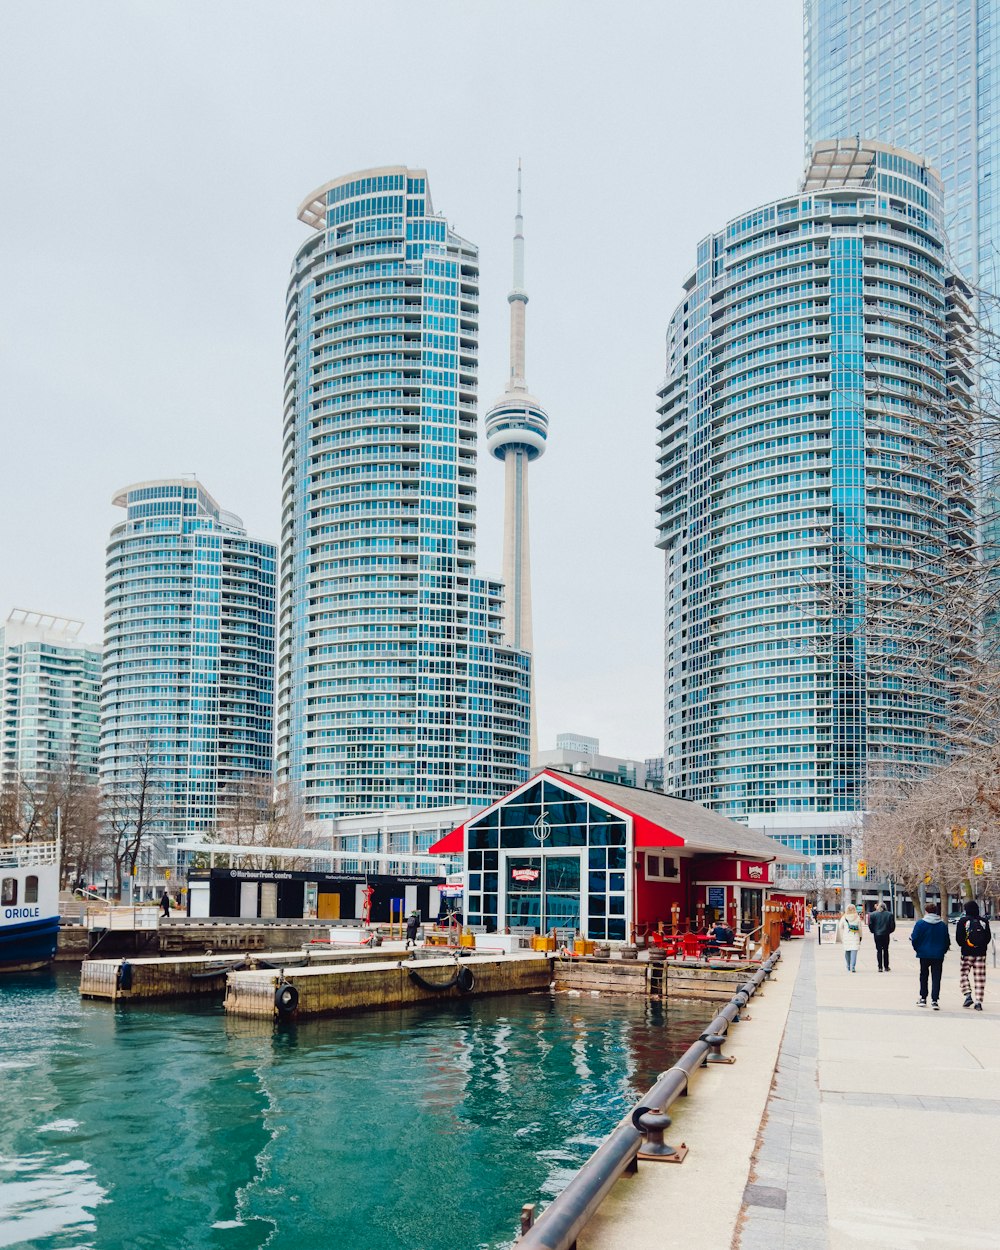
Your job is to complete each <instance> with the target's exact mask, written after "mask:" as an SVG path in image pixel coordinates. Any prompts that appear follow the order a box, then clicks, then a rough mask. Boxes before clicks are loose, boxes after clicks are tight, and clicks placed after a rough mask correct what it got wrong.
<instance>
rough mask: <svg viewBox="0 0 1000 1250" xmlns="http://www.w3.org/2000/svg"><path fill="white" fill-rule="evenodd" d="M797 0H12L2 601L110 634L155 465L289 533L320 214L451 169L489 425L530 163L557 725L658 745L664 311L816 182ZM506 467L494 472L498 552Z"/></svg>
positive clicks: (3, 81)
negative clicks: (287, 391)
mask: <svg viewBox="0 0 1000 1250" xmlns="http://www.w3.org/2000/svg"><path fill="white" fill-rule="evenodd" d="M801 27H802V17H801V4H800V0H754V2H753V3H749V2H747V0H694V2H692V0H641V2H631V0H618V2H617V3H613V2H612V0H604V2H603V3H598V2H596V0H526V2H520V0H426V2H425V3H414V2H413V0H396V2H390V0H364V2H363V3H356V2H354V3H347V2H346V0H320V2H319V3H316V4H310V5H307V4H303V3H292V2H291V0H268V2H267V3H250V2H248V0H240V2H239V3H225V2H220V0H175V2H171V0H132V2H128V0H121V2H120V3H101V2H99V0H85V2H81V0H3V3H0V180H2V182H0V185H2V193H3V200H2V204H3V212H2V217H0V414H2V422H3V438H2V441H0V616H4V617H5V616H6V614H7V611H8V610H9V608H11V607H27V608H38V609H42V610H45V611H49V612H55V613H60V614H64V615H68V616H74V617H79V618H82V619H83V620H84V621H85V622H86V625H87V628H86V631H85V632H86V635H87V636H88V637H90V638H93V639H95V640H99V639H100V636H101V629H102V625H101V618H102V612H103V607H102V601H103V559H104V546H105V543H106V541H107V536H108V531H109V530H110V528H111V526H112V525H113V524H114V523H115V522H116V521H117V520H118V519H119V517H120V515H121V513H120V512H119V511H118V510H117V509H115V508H113V507H112V506H111V497H112V494H113V493H114V492H115V491H116V490H117V489H118V488H119V487H121V486H124V485H127V484H128V483H129V482H133V481H139V480H142V479H146V478H157V477H172V476H176V475H178V474H181V473H187V472H195V473H197V474H198V476H199V477H200V479H201V480H202V481H203V483H204V484H205V486H206V487H207V488H208V489H209V490H210V491H211V492H212V493H213V494H214V495H215V497H216V498H217V499H218V500H219V502H220V504H221V505H222V506H223V507H225V508H227V509H229V510H231V511H233V512H236V513H238V514H239V515H241V516H242V517H243V519H244V520H245V522H246V524H247V526H248V527H249V529H250V530H251V532H252V533H254V534H256V535H258V536H260V537H264V538H268V539H271V540H272V541H276V540H277V537H278V531H279V479H280V444H281V419H282V411H281V393H282V354H283V353H282V348H283V322H284V300H285V284H286V281H287V276H288V270H289V265H290V262H291V258H292V255H293V252H294V250H295V248H296V246H297V245H298V243H299V242H300V241H301V240H302V238H303V237H304V235H305V232H306V227H305V226H303V225H302V224H301V223H300V222H298V221H297V219H296V217H295V210H296V208H297V206H298V204H299V203H300V202H301V201H302V200H303V199H304V198H305V196H306V195H307V194H308V192H310V191H311V190H312V189H313V188H315V187H317V186H319V185H320V184H321V183H323V182H326V181H327V180H328V179H330V178H334V177H337V176H339V175H341V174H344V173H348V172H350V171H351V170H354V169H362V168H367V167H370V166H375V165H385V164H395V163H405V164H409V165H411V166H418V167H420V166H422V167H425V168H426V169H427V170H428V173H429V177H430V183H431V190H432V195H433V201H434V206H435V208H436V209H437V210H438V211H439V212H443V213H445V214H446V215H447V217H448V220H449V221H450V223H451V224H452V225H453V226H454V228H455V229H456V230H458V232H459V233H460V234H462V235H463V236H465V237H466V238H467V239H470V240H472V241H473V242H474V243H476V244H477V245H478V246H479V249H480V262H481V323H480V333H481V362H482V372H481V375H480V399H481V403H480V413H482V412H483V411H485V409H486V407H488V405H489V403H490V402H491V401H492V399H493V398H494V397H495V396H496V395H497V394H498V393H499V392H500V391H501V390H502V389H503V384H504V380H505V377H506V355H507V316H508V313H507V303H506V292H507V289H508V287H509V285H510V236H511V232H512V216H513V207H514V179H515V168H516V162H517V158H518V156H520V157H521V158H522V159H523V162H524V185H525V191H524V209H525V230H526V236H527V287H528V291H529V293H530V296H531V302H530V304H529V306H528V347H527V375H528V383H529V385H530V387H531V389H532V391H533V392H534V393H535V394H536V395H537V396H538V397H539V399H540V400H541V402H542V403H543V405H544V406H545V407H546V408H547V410H548V413H549V417H550V421H551V425H550V431H549V444H548V450H547V453H546V455H545V456H544V457H543V458H542V459H541V460H539V461H537V462H536V463H535V464H533V465H532V469H531V475H532V480H531V493H532V500H531V509H532V517H531V527H532V581H533V596H534V610H535V647H536V652H535V654H536V673H537V691H538V701H539V726H540V734H539V738H540V746H541V747H543V748H546V747H550V746H554V745H555V736H556V734H557V733H560V732H563V731H575V732H578V733H584V734H590V735H593V736H597V737H599V738H600V739H601V746H602V750H604V751H605V752H607V753H609V754H616V755H627V756H637V757H640V758H641V757H644V756H647V755H653V754H658V753H659V752H660V751H661V750H662V675H663V674H662V667H663V666H662V635H663V621H662V596H663V590H662V556H661V553H660V552H659V551H658V550H657V549H656V548H655V547H654V545H653V543H654V536H655V530H654V518H655V494H654V491H655V478H654V471H655V451H654V449H655V427H656V391H657V388H658V386H659V384H660V382H661V380H662V377H663V372H664V349H663V342H664V332H665V329H666V324H667V320H668V318H669V316H670V313H671V311H672V310H673V308H674V306H675V305H676V303H677V300H678V297H679V294H680V286H681V282H682V281H683V279H684V277H685V276H686V274H687V273H688V272H689V271H690V270H691V269H692V268H693V264H694V255H695V247H696V245H697V243H698V240H699V239H701V238H702V237H704V235H706V234H707V233H709V232H710V231H711V230H714V229H717V228H718V227H719V226H720V225H722V224H723V223H724V222H725V221H726V220H727V219H728V218H729V217H732V216H735V215H737V214H739V213H741V212H743V211H744V210H746V209H749V208H751V207H753V206H754V205H756V204H758V203H760V202H761V201H763V200H767V199H771V198H775V197H777V196H780V195H785V194H787V193H788V192H789V191H791V190H792V189H794V187H795V185H796V183H797V181H798V179H799V177H800V176H801V172H802V165H803V148H802V63H801V62H802V50H801V45H802V36H801ZM502 482H503V469H502V466H501V465H500V464H499V463H498V462H497V461H493V460H490V461H487V460H486V459H485V457H483V458H482V459H481V461H480V475H479V487H480V490H479V568H480V571H481V572H484V573H494V574H495V573H496V572H497V571H498V570H499V567H500V547H501V527H502V506H503V500H502Z"/></svg>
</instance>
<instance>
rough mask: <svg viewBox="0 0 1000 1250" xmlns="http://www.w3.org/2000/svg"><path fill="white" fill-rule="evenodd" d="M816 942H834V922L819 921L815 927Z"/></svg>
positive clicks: (835, 926) (835, 936) (835, 929)
mask: <svg viewBox="0 0 1000 1250" xmlns="http://www.w3.org/2000/svg"><path fill="white" fill-rule="evenodd" d="M816 930H817V932H816V940H817V941H818V942H836V940H837V921H836V920H820V922H819V923H818V924H817V926H816Z"/></svg>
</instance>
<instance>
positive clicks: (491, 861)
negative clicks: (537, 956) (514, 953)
mask: <svg viewBox="0 0 1000 1250" xmlns="http://www.w3.org/2000/svg"><path fill="white" fill-rule="evenodd" d="M625 835H626V822H625V817H624V816H619V815H618V814H617V813H615V812H609V811H607V810H605V809H604V808H602V807H599V806H598V805H597V804H596V803H594V802H592V801H590V800H588V799H585V798H578V797H577V796H575V795H573V794H571V793H570V792H568V791H567V790H564V789H562V787H560V786H558V785H557V784H555V783H554V782H552V781H550V780H548V779H541V780H539V781H537V782H535V783H534V784H533V785H530V786H528V787H527V789H525V790H523V791H522V792H521V793H520V794H518V795H517V796H516V798H513V799H511V801H510V802H509V803H507V804H505V805H503V806H500V807H498V808H494V809H493V810H492V811H490V812H486V813H484V814H483V815H482V816H480V817H476V818H474V819H473V820H471V821H470V822H469V824H468V825H467V826H466V845H467V847H468V851H467V855H468V883H469V884H468V901H467V912H466V919H467V922H468V923H469V924H475V925H484V926H485V927H486V929H487V931H490V932H493V931H495V930H497V929H498V928H501V927H504V926H507V927H510V928H515V927H528V928H532V929H534V930H535V931H536V932H541V933H548V932H551V930H552V929H573V930H580V931H585V932H586V935H587V936H588V937H590V938H596V939H599V940H610V941H624V939H625V936H626V931H625V923H626V922H625V880H626V871H625V865H626V856H625Z"/></svg>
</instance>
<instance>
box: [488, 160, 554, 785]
mask: <svg viewBox="0 0 1000 1250" xmlns="http://www.w3.org/2000/svg"><path fill="white" fill-rule="evenodd" d="M507 302H508V303H509V304H510V376H509V377H508V379H507V386H506V388H505V389H504V393H503V394H502V395H501V396H500V398H499V399H498V400H497V401H496V403H495V404H494V405H493V406H492V408H491V409H490V410H489V412H488V413H487V414H486V421H485V429H486V446H487V448H488V450H489V451H490V453H491V454H492V455H494V456H496V458H497V459H498V460H502V461H503V466H504V514H503V581H504V587H505V589H506V600H505V603H504V618H503V621H504V639H505V641H506V642H507V643H508V645H509V646H511V647H516V648H518V649H519V650H524V651H533V638H532V630H531V561H530V546H529V539H528V465H529V464H530V463H531V461H532V460H537V459H538V457H539V456H540V455H541V454H542V453H543V452H544V451H545V441H546V439H547V438H548V432H549V418H548V416H547V415H546V413H545V410H544V409H543V408H542V406H541V405H540V404H539V402H538V400H537V399H535V397H534V396H533V395H532V394H531V393H530V392H529V390H528V384H527V382H526V381H525V377H524V374H525V366H524V347H525V337H524V335H525V326H524V322H525V311H526V307H527V303H528V292H527V291H526V290H525V287H524V217H523V216H522V213H521V167H520V165H518V170H517V214H516V216H515V218H514V284H513V286H512V288H511V291H510V294H509V295H508V296H507ZM536 726H537V717H536V711H535V698H534V669H532V699H531V759H532V761H534V760H535V759H536V757H537V755H538V735H537V729H536Z"/></svg>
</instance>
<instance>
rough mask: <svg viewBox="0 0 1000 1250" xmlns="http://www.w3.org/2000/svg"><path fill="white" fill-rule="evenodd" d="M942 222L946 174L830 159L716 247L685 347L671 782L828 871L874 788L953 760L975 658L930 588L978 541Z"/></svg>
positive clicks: (670, 505) (703, 266)
mask: <svg viewBox="0 0 1000 1250" xmlns="http://www.w3.org/2000/svg"><path fill="white" fill-rule="evenodd" d="M941 218H942V207H941V187H940V183H939V181H938V179H937V177H936V175H935V173H934V172H933V170H931V169H930V167H929V166H928V165H927V164H926V163H925V162H924V161H923V160H922V159H921V158H919V157H917V156H913V155H911V154H909V153H907V152H903V151H899V150H896V149H893V148H890V147H887V146H885V145H883V144H880V143H876V142H868V141H859V140H856V139H851V140H840V141H831V142H825V143H819V144H817V145H816V147H815V149H814V151H813V155H812V159H811V163H810V165H809V167H808V170H807V173H806V178H805V181H804V182H803V184H802V187H801V190H800V191H799V192H798V193H797V194H794V195H790V196H786V197H784V198H782V199H779V200H775V201H774V202H772V203H769V204H763V205H761V206H760V207H758V208H755V209H753V210H751V211H749V212H747V213H745V214H744V215H742V216H740V217H737V218H736V219H734V220H733V221H731V222H729V224H728V225H727V226H726V227H725V228H724V229H723V230H721V231H719V232H718V233H716V234H712V235H710V236H709V237H708V238H706V239H705V240H704V241H703V242H702V243H701V244H700V245H699V247H698V254H697V266H696V268H695V270H694V272H693V273H692V274H691V276H690V278H689V279H688V281H687V283H686V284H685V289H684V299H683V301H682V303H681V304H680V305H679V306H678V308H677V310H676V312H675V313H674V315H673V318H672V320H671V322H670V327H669V330H668V334H667V376H666V380H665V382H664V384H663V387H662V389H661V391H660V409H659V411H660V424H659V540H658V545H659V546H661V547H662V548H663V550H664V552H665V559H666V605H665V619H666V637H665V643H666V648H665V660H666V679H665V721H666V725H665V738H666V743H665V777H664V785H665V788H666V789H667V791H668V792H669V793H673V794H677V795H680V796H683V797H685V798H690V799H695V800H697V801H699V802H703V803H706V804H707V805H709V806H711V807H713V808H715V809H716V810H718V811H721V812H723V813H725V814H726V815H729V816H735V817H743V818H747V819H749V820H750V821H751V823H754V824H756V825H758V826H759V825H762V824H763V825H766V827H767V831H768V833H774V834H775V835H776V836H780V831H781V830H782V829H784V830H786V831H788V840H789V841H790V842H791V843H792V844H793V845H795V846H796V847H797V849H800V850H802V851H804V852H806V853H807V854H811V855H814V856H816V857H818V858H820V859H822V858H823V857H824V856H827V855H832V856H834V857H835V856H836V855H838V854H840V849H839V848H840V844H839V843H838V842H837V839H836V837H835V836H834V835H833V834H830V835H829V836H827V835H826V834H824V833H823V832H822V831H823V829H827V830H833V829H836V828H838V827H839V828H841V829H842V828H843V827H844V825H845V823H847V822H848V821H849V817H850V815H851V814H853V813H857V812H858V810H859V809H860V808H861V806H862V804H863V797H864V787H865V785H866V783H867V781H868V780H870V779H872V778H873V777H875V776H877V775H882V774H893V775H897V776H898V775H903V776H907V777H912V776H915V775H919V774H920V772H921V771H922V770H925V769H926V768H927V767H929V766H932V765H933V764H934V763H936V762H938V761H940V759H941V749H942V744H941V739H940V736H939V732H940V730H941V728H942V726H943V724H944V718H945V717H946V715H947V712H948V691H949V687H950V678H951V677H953V675H954V671H955V669H954V665H955V664H957V663H959V662H960V661H961V656H959V655H956V654H955V652H954V651H953V650H951V649H950V647H951V644H950V642H949V639H948V637H947V630H946V622H945V621H944V620H943V619H942V616H941V612H940V611H939V609H940V608H941V604H940V603H939V602H937V601H936V599H935V596H936V595H938V594H939V593H940V592H939V590H937V589H936V588H935V581H934V578H933V577H932V576H931V575H930V574H928V576H927V578H926V585H925V586H924V587H923V589H920V585H921V577H922V576H923V574H922V570H923V569H925V568H926V569H928V570H930V569H933V568H935V567H937V565H938V564H939V562H940V558H941V556H942V554H943V553H945V552H947V551H949V549H951V550H953V551H957V552H965V553H967V552H968V551H969V550H970V547H971V545H972V542H973V521H972V469H973V448H972V443H971V431H972V424H971V419H970V417H969V399H968V392H969V385H970V380H969V362H968V359H967V345H966V344H967V321H968V310H967V301H968V291H967V289H966V288H965V287H964V285H963V284H962V282H961V281H960V280H959V279H957V278H956V277H955V276H954V274H953V273H952V272H951V269H950V265H949V261H948V258H947V252H946V245H945V238H944V232H943V227H942V220H941ZM959 558H964V557H959ZM901 588H905V594H906V595H907V601H906V603H905V604H904V603H902V602H900V601H898V599H899V596H900V595H901V594H902V593H904V590H903V589H901ZM959 632H960V631H959Z"/></svg>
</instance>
